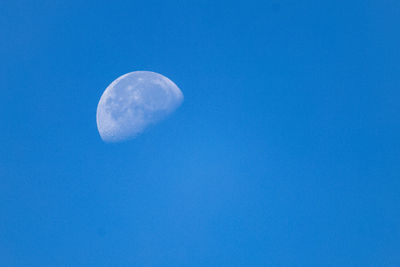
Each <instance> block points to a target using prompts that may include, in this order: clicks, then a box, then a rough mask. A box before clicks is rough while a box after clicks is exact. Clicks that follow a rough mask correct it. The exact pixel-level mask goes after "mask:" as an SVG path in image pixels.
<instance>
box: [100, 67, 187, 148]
mask: <svg viewBox="0 0 400 267" xmlns="http://www.w3.org/2000/svg"><path fill="white" fill-rule="evenodd" d="M182 101H183V94H182V92H181V90H179V88H178V87H177V86H176V85H175V84H174V83H173V82H172V81H171V80H169V79H168V78H167V77H165V76H163V75H161V74H158V73H155V72H150V71H134V72H130V73H127V74H125V75H123V76H121V77H119V78H118V79H116V80H115V81H113V82H112V83H111V84H110V85H109V86H108V87H107V88H106V90H105V91H104V93H103V95H102V96H101V98H100V101H99V104H98V106H97V128H98V130H99V133H100V136H101V138H102V139H103V140H104V141H105V142H118V141H123V140H127V139H130V138H133V137H135V136H137V135H138V134H139V133H140V132H142V131H143V130H144V129H145V128H146V127H147V126H149V125H151V124H154V123H156V122H158V121H160V120H162V119H163V118H165V117H166V116H167V115H169V114H170V113H172V112H173V111H174V110H175V109H176V108H178V107H179V105H180V104H181V103H182Z"/></svg>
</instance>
